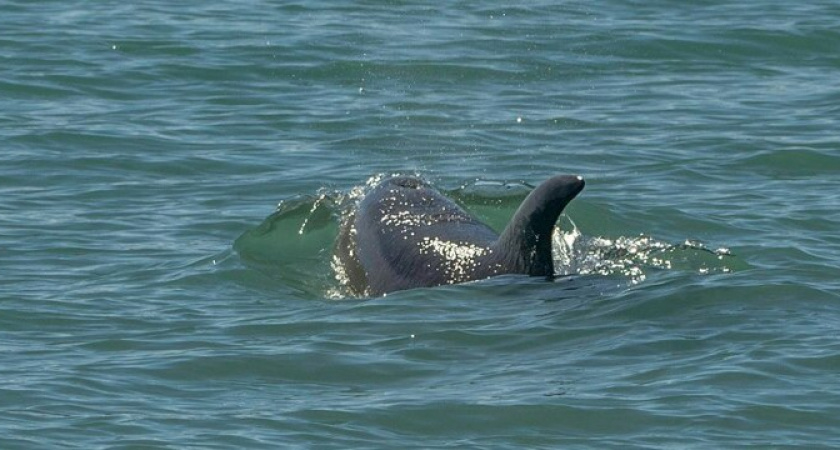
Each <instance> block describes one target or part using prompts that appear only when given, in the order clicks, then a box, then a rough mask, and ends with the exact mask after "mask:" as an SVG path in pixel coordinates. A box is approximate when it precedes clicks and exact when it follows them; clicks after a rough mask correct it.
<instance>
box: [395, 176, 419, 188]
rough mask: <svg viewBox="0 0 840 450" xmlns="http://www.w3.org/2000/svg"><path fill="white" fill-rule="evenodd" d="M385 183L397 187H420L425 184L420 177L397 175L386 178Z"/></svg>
mask: <svg viewBox="0 0 840 450" xmlns="http://www.w3.org/2000/svg"><path fill="white" fill-rule="evenodd" d="M387 184H388V185H389V186H390V187H392V188H394V187H395V188H398V189H421V188H423V187H425V186H426V185H427V184H426V182H425V181H423V180H422V179H421V178H418V177H412V176H397V177H393V178H390V179H389V180H387Z"/></svg>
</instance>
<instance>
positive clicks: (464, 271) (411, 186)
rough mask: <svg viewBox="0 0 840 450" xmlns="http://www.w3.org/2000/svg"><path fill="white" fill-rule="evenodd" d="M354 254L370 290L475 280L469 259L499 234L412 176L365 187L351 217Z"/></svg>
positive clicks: (487, 248)
mask: <svg viewBox="0 0 840 450" xmlns="http://www.w3.org/2000/svg"><path fill="white" fill-rule="evenodd" d="M355 231H356V233H355V239H356V253H357V255H358V260H359V263H360V264H361V266H362V267H364V270H365V272H366V275H367V283H368V286H369V290H370V292H369V294H371V295H378V294H382V293H385V292H390V291H395V290H402V289H411V288H415V287H423V286H438V285H441V284H447V283H456V282H460V281H466V280H468V279H474V278H473V275H474V272H475V269H476V267H474V265H475V264H474V261H475V260H476V259H477V258H479V257H481V256H484V255H487V254H488V253H489V252H490V247H491V246H492V245H493V244H494V243H495V241H496V240H497V239H498V235H497V234H496V233H495V232H494V231H493V230H492V229H490V228H489V227H488V226H487V225H485V224H483V223H481V222H479V221H478V220H477V219H476V218H475V217H473V216H472V215H470V214H468V213H467V212H466V211H464V210H463V209H461V207H459V206H458V205H457V204H455V203H454V202H453V201H451V200H449V199H448V198H446V197H444V196H443V195H441V194H440V193H439V192H438V191H436V190H434V189H432V188H431V187H429V186H428V185H427V184H425V183H423V182H422V180H419V179H416V178H407V177H405V178H403V177H400V178H393V179H390V180H387V181H385V182H383V183H382V184H380V185H379V186H377V187H376V188H374V189H373V190H372V191H371V192H369V193H368V194H367V195H366V196H365V198H364V199H363V200H362V202H361V204H360V205H359V208H358V210H357V211H356V217H355Z"/></svg>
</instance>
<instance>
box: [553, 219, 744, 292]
mask: <svg viewBox="0 0 840 450" xmlns="http://www.w3.org/2000/svg"><path fill="white" fill-rule="evenodd" d="M560 222H561V226H558V227H557V228H555V230H554V235H553V246H552V250H553V256H554V262H555V268H556V275H558V276H561V275H574V274H578V275H590V274H596V275H622V276H624V277H627V279H628V281H629V282H630V284H639V283H641V282H643V281H645V278H646V277H647V273H648V272H650V271H652V270H683V271H685V270H690V271H694V272H696V273H698V274H701V275H707V274H711V273H729V272H731V271H732V270H733V268H737V267H740V266H742V265H743V262H741V261H739V260H737V259H735V258H734V255H733V254H732V252H731V251H730V250H729V249H728V248H725V247H721V248H717V249H714V250H712V249H709V248H707V246H706V245H705V244H704V243H703V242H700V241H698V240H686V241H685V242H682V243H679V244H670V243H667V242H664V241H660V240H657V239H655V238H653V237H651V236H647V235H644V234H642V235H639V236H618V237H614V238H609V237H603V236H584V235H583V234H582V233H581V231H580V230H579V229H578V227H577V226H576V225H575V223H574V222H573V221H572V219H571V218H569V217H568V216H565V215H564V216H561V219H560ZM564 230H565V231H564Z"/></svg>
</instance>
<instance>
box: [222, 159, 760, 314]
mask: <svg viewBox="0 0 840 450" xmlns="http://www.w3.org/2000/svg"><path fill="white" fill-rule="evenodd" d="M396 175H405V174H404V173H402V174H377V175H374V176H372V177H370V178H369V179H368V180H366V181H365V182H364V183H362V184H360V185H358V186H354V187H353V188H351V189H349V190H347V191H331V190H327V189H321V190H319V191H318V193H317V194H316V195H306V196H297V197H293V198H291V199H287V200H284V201H282V202H280V204H279V205H278V207H277V210H276V211H275V212H274V213H273V214H271V215H270V216H269V217H267V218H266V219H265V220H264V221H263V222H262V223H261V224H260V225H259V226H257V227H256V228H254V229H253V230H250V231H247V232H245V233H243V234H242V236H240V237H239V238H238V239H237V240H236V242H235V244H234V249H235V250H236V251H237V252H238V253H239V255H240V257H241V258H242V260H243V261H244V262H245V263H246V264H248V265H250V266H252V267H254V268H256V269H258V270H261V271H263V272H265V273H268V274H269V275H272V276H275V277H277V278H279V279H280V280H281V281H282V282H283V283H285V284H288V285H289V286H292V287H294V288H296V289H298V290H300V291H302V292H304V293H306V295H307V296H310V297H322V298H323V297H325V298H330V299H343V298H348V297H350V298H352V297H358V295H356V294H354V293H353V292H351V290H350V289H349V287H348V280H349V278H348V276H347V273H346V271H345V268H344V267H343V266H342V265H341V263H340V261H339V260H338V259H337V258H335V256H334V248H335V245H336V244H335V243H336V238H337V236H338V230H339V227H340V226H343V225H344V224H345V223H346V221H348V220H351V218H352V215H353V211H355V209H356V208H357V206H358V203H359V202H360V201H361V200H362V199H363V198H364V196H365V195H366V194H367V192H369V191H370V189H372V188H373V187H374V186H376V185H377V184H379V183H380V182H381V181H382V180H383V179H384V178H386V177H389V176H396ZM415 175H416V174H415ZM531 189H533V186H530V185H528V184H526V183H517V182H513V183H511V182H494V181H485V180H475V181H473V182H469V183H465V184H463V185H461V186H459V187H458V188H456V189H454V190H450V191H446V190H443V191H442V192H443V193H444V194H445V195H447V196H449V197H451V198H452V199H454V200H455V201H456V202H458V203H459V204H461V205H462V206H463V207H464V208H465V209H466V210H467V211H470V212H471V213H472V214H475V215H476V216H477V217H478V218H479V219H480V220H482V221H483V222H485V223H488V224H489V225H490V226H491V227H492V228H494V229H496V230H497V231H500V230H501V229H503V228H504V226H505V225H506V224H507V222H508V220H510V217H511V216H512V215H513V213H514V211H515V210H516V208H517V207H518V206H519V204H520V203H521V202H522V200H523V199H524V198H525V197H526V196H527V194H528V193H529V192H530V191H531ZM553 256H554V261H555V271H556V273H555V274H556V275H558V276H566V275H592V276H621V277H624V278H626V279H627V282H628V284H630V285H636V284H639V283H642V282H644V281H645V279H646V278H647V277H648V275H649V274H650V273H652V272H654V271H663V270H679V271H689V272H693V273H697V274H701V275H707V274H714V273H728V272H731V271H733V270H739V269H740V268H743V267H745V266H746V265H745V263H744V262H743V261H742V260H740V259H738V258H737V257H736V256H735V255H733V254H732V252H731V251H730V250H729V249H728V248H725V247H721V248H715V249H710V248H708V247H707V246H706V244H704V243H703V242H700V241H697V240H691V239H688V240H685V241H683V242H680V243H668V242H665V241H661V240H658V239H656V238H654V237H651V236H647V235H639V236H614V237H610V236H587V235H585V234H584V233H583V232H582V231H581V230H580V229H579V228H578V227H577V225H576V224H575V223H574V222H573V221H572V219H571V218H570V217H568V216H567V215H566V214H563V215H561V217H560V220H559V222H558V227H557V228H556V229H555V232H554V235H553ZM362 296H364V295H362Z"/></svg>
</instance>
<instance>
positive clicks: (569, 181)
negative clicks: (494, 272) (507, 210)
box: [494, 175, 585, 276]
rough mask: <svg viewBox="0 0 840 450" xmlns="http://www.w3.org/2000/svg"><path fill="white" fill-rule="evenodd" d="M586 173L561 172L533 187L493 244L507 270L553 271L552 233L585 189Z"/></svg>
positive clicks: (546, 273) (535, 273) (540, 273)
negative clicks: (570, 173)
mask: <svg viewBox="0 0 840 450" xmlns="http://www.w3.org/2000/svg"><path fill="white" fill-rule="evenodd" d="M584 184H585V182H584V181H583V177H580V176H575V175H558V176H555V177H552V178H550V179H548V180H546V181H545V182H543V183H542V184H540V185H539V186H537V188H536V189H534V190H533V191H532V192H531V193H530V194H529V195H528V197H526V198H525V201H523V202H522V204H521V205H519V209H517V210H516V213H515V214H514V215H513V218H512V219H511V220H510V223H508V226H507V228H505V230H504V231H503V232H502V234H501V236H499V240H498V241H497V242H496V244H495V245H494V253H496V254H497V255H498V256H497V257H498V259H499V262H501V263H502V264H503V265H504V266H505V268H506V270H508V271H510V272H512V273H526V274H528V275H532V276H552V275H554V260H553V257H552V254H551V233H552V231H553V230H554V225H555V224H556V223H557V219H558V218H559V217H560V213H562V212H563V209H564V208H565V207H566V205H568V204H569V202H570V201H572V199H573V198H575V196H577V195H578V194H579V193H580V191H582V190H583V186H584Z"/></svg>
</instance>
